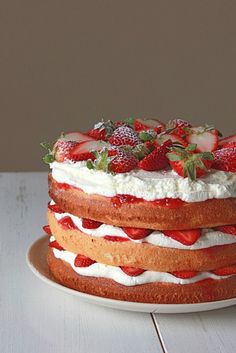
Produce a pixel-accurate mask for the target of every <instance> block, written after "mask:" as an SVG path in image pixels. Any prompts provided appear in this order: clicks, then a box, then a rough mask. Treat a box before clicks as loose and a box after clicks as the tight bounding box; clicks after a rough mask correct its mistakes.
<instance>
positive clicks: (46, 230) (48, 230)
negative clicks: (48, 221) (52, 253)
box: [43, 225, 52, 235]
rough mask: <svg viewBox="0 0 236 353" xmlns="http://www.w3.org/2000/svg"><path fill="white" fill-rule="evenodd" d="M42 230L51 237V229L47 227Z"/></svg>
mask: <svg viewBox="0 0 236 353" xmlns="http://www.w3.org/2000/svg"><path fill="white" fill-rule="evenodd" d="M43 230H44V232H45V233H47V234H48V235H52V232H51V229H50V227H49V225H47V226H43Z"/></svg>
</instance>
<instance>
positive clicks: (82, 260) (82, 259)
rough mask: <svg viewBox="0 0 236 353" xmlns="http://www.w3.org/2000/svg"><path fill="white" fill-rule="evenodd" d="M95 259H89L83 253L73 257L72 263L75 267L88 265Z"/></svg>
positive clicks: (93, 262)
mask: <svg viewBox="0 0 236 353" xmlns="http://www.w3.org/2000/svg"><path fill="white" fill-rule="evenodd" d="M95 262H96V261H94V260H92V259H90V258H89V257H87V256H85V255H81V254H78V255H77V256H76V258H75V261H74V265H75V267H88V266H91V265H92V264H95Z"/></svg>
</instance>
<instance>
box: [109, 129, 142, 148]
mask: <svg viewBox="0 0 236 353" xmlns="http://www.w3.org/2000/svg"><path fill="white" fill-rule="evenodd" d="M108 141H109V142H110V143H111V144H112V145H114V146H123V145H129V146H135V145H137V144H139V143H141V141H140V139H139V138H138V135H137V134H136V132H135V131H134V130H133V129H132V128H131V127H130V126H127V125H122V126H119V127H118V128H117V129H116V130H115V131H114V132H113V134H112V135H111V137H110V138H109V140H108Z"/></svg>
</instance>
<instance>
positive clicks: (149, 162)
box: [138, 140, 171, 171]
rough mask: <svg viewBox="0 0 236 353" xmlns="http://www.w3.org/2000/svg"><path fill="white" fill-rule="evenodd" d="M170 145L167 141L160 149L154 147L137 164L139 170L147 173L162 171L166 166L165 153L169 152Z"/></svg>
mask: <svg viewBox="0 0 236 353" xmlns="http://www.w3.org/2000/svg"><path fill="white" fill-rule="evenodd" d="M170 144H171V141H170V140H167V141H166V142H164V143H163V144H162V145H161V146H160V147H156V148H155V149H154V150H153V151H152V152H151V153H149V154H148V155H147V156H146V157H144V158H143V159H142V160H141V161H140V162H139V163H138V166H139V168H141V169H144V170H149V171H154V170H161V169H164V168H165V167H166V166H167V165H168V158H167V157H166V153H167V152H168V151H169V145H170Z"/></svg>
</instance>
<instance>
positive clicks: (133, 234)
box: [123, 227, 153, 240]
mask: <svg viewBox="0 0 236 353" xmlns="http://www.w3.org/2000/svg"><path fill="white" fill-rule="evenodd" d="M123 231H124V232H125V233H126V234H127V235H128V236H129V237H130V238H131V239H133V240H138V239H143V238H146V237H147V236H148V235H149V234H151V233H152V232H153V231H152V230H150V229H144V228H131V227H123Z"/></svg>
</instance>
